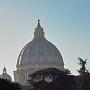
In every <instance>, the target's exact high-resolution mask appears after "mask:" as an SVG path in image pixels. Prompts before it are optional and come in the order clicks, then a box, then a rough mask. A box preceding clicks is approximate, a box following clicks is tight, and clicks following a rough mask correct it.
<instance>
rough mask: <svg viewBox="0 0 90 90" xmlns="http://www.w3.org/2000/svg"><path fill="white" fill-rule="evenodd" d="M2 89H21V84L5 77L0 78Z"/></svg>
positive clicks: (0, 89) (0, 87) (0, 88)
mask: <svg viewBox="0 0 90 90" xmlns="http://www.w3.org/2000/svg"><path fill="white" fill-rule="evenodd" d="M0 90H20V85H19V84H18V83H13V82H10V81H8V80H5V79H0Z"/></svg>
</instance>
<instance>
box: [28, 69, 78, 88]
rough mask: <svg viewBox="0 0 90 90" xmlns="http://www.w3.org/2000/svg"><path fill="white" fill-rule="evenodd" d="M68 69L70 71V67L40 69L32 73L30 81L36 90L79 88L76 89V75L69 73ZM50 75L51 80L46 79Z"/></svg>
mask: <svg viewBox="0 0 90 90" xmlns="http://www.w3.org/2000/svg"><path fill="white" fill-rule="evenodd" d="M67 71H68V72H69V70H68V69H67V70H65V71H60V70H58V69H56V68H47V69H44V70H38V71H36V72H34V73H32V74H31V75H30V79H29V83H30V84H32V86H33V88H34V90H60V89H61V90H72V88H73V90H78V89H75V87H77V85H76V82H75V80H74V76H72V75H68V72H67ZM69 73H70V72H69ZM48 77H49V79H51V81H47V80H46V78H48ZM49 79H48V80H49ZM74 86H75V87H74Z"/></svg>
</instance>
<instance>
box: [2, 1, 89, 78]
mask: <svg viewBox="0 0 90 90" xmlns="http://www.w3.org/2000/svg"><path fill="white" fill-rule="evenodd" d="M38 18H40V20H41V25H42V27H43V28H44V31H45V35H46V38H47V39H48V40H49V41H51V42H52V43H53V44H54V45H56V46H57V48H58V49H59V51H60V52H61V54H62V57H63V59H64V63H65V67H66V68H68V69H70V70H71V72H72V73H74V74H77V71H76V69H78V68H79V66H78V63H79V61H78V59H77V58H78V57H82V58H83V59H86V58H88V61H87V62H88V63H87V68H88V69H90V66H89V65H90V0H0V73H2V69H3V67H4V65H5V66H6V68H7V70H8V73H9V74H10V75H11V76H12V77H13V70H16V62H17V57H18V54H19V52H20V50H21V49H22V47H23V46H24V45H25V44H26V43H28V42H29V41H31V40H32V38H33V32H34V29H35V27H36V25H37V19H38Z"/></svg>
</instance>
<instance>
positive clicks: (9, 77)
mask: <svg viewBox="0 0 90 90" xmlns="http://www.w3.org/2000/svg"><path fill="white" fill-rule="evenodd" d="M0 78H2V79H6V80H9V81H12V78H11V76H10V75H8V74H7V70H6V68H5V67H4V69H3V74H1V75H0Z"/></svg>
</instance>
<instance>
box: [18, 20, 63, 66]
mask: <svg viewBox="0 0 90 90" xmlns="http://www.w3.org/2000/svg"><path fill="white" fill-rule="evenodd" d="M36 65H37V66H48V67H60V68H64V63H63V59H62V56H61V54H60V52H59V50H58V49H57V48H56V46H55V45H53V44H52V43H51V42H49V41H48V40H46V39H45V37H44V32H43V28H42V27H41V25H40V23H39V21H38V25H37V28H35V32H34V39H33V40H32V41H31V42H29V43H28V44H26V45H25V46H24V48H23V49H22V50H21V52H20V54H19V57H18V62H17V67H18V68H19V67H25V66H36Z"/></svg>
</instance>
